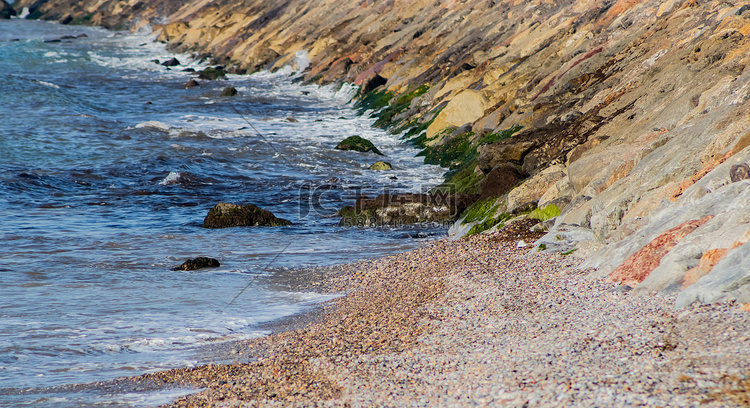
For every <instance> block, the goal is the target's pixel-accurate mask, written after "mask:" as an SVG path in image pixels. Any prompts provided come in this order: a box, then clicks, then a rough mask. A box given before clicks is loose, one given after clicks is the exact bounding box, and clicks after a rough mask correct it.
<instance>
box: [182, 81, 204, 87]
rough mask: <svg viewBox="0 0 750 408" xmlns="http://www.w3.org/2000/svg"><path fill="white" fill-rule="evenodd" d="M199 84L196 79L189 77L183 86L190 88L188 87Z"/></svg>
mask: <svg viewBox="0 0 750 408" xmlns="http://www.w3.org/2000/svg"><path fill="white" fill-rule="evenodd" d="M200 85H201V84H200V83H198V81H196V80H195V79H191V80H189V81H187V83H186V84H185V86H184V88H185V89H190V88H195V87H196V86H200Z"/></svg>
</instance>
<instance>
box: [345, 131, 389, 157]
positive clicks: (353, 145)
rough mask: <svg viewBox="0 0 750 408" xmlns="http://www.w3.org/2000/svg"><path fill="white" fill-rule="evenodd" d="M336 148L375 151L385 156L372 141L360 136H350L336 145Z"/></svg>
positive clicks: (363, 151)
mask: <svg viewBox="0 0 750 408" xmlns="http://www.w3.org/2000/svg"><path fill="white" fill-rule="evenodd" d="M336 150H354V151H355V152H362V153H367V152H373V153H375V154H378V155H381V156H383V153H381V152H380V150H378V148H377V147H375V145H374V144H372V142H371V141H369V140H367V139H365V138H363V137H360V136H356V135H355V136H349V137H347V138H346V139H344V140H342V141H341V142H339V144H337V145H336Z"/></svg>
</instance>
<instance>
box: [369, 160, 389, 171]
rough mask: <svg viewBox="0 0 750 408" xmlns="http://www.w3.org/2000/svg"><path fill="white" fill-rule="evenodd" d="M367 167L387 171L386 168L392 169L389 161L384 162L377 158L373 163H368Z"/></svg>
mask: <svg viewBox="0 0 750 408" xmlns="http://www.w3.org/2000/svg"><path fill="white" fill-rule="evenodd" d="M368 169H369V170H379V171H387V170H393V166H392V165H391V164H390V163H388V162H385V161H382V160H378V161H376V162H375V163H373V164H372V165H370V167H368Z"/></svg>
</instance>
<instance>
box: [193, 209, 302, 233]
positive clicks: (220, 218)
mask: <svg viewBox="0 0 750 408" xmlns="http://www.w3.org/2000/svg"><path fill="white" fill-rule="evenodd" d="M285 225H292V222H291V221H288V220H285V219H283V218H276V216H275V215H273V214H272V213H271V212H270V211H268V210H264V209H262V208H260V207H258V206H257V205H254V204H245V205H237V204H229V203H219V204H216V206H215V207H214V208H212V209H211V211H209V212H208V215H206V218H205V219H204V220H203V228H228V227H255V226H265V227H281V226H285Z"/></svg>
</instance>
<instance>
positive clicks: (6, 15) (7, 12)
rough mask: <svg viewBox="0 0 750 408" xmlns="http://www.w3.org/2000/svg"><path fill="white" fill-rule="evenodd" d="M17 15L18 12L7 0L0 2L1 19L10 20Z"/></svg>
mask: <svg viewBox="0 0 750 408" xmlns="http://www.w3.org/2000/svg"><path fill="white" fill-rule="evenodd" d="M15 15H16V10H15V9H14V8H13V7H12V6H11V5H10V4H8V2H6V1H5V0H0V18H1V19H6V20H8V19H10V18H11V17H13V16H15Z"/></svg>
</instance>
